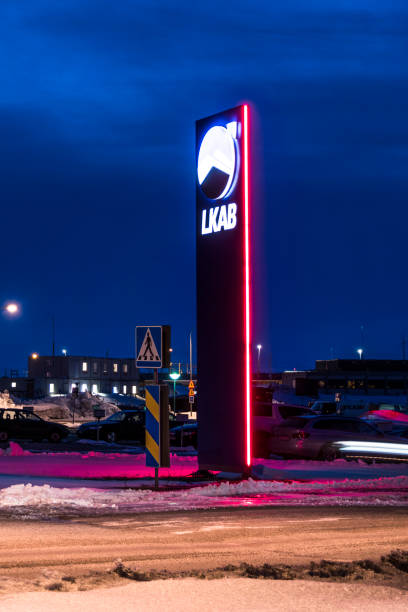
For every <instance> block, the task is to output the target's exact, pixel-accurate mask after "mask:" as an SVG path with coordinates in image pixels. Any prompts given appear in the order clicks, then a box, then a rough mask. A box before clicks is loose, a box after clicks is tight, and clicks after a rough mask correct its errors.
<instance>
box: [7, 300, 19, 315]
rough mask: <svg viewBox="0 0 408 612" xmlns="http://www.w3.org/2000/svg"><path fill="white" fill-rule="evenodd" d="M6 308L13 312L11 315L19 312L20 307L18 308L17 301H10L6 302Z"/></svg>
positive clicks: (10, 312)
mask: <svg viewBox="0 0 408 612" xmlns="http://www.w3.org/2000/svg"><path fill="white" fill-rule="evenodd" d="M5 310H6V311H7V312H8V313H9V314H11V315H15V314H17V313H18V311H19V308H18V304H16V303H15V302H9V303H8V304H6V306H5Z"/></svg>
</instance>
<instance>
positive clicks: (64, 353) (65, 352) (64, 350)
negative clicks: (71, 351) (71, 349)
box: [61, 349, 67, 357]
mask: <svg viewBox="0 0 408 612" xmlns="http://www.w3.org/2000/svg"><path fill="white" fill-rule="evenodd" d="M61 352H62V354H63V355H64V357H66V356H67V349H62V351H61Z"/></svg>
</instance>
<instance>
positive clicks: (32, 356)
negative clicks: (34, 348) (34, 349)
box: [31, 353, 39, 359]
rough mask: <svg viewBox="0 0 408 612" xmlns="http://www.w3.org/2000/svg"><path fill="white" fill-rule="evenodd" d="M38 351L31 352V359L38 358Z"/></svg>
mask: <svg viewBox="0 0 408 612" xmlns="http://www.w3.org/2000/svg"><path fill="white" fill-rule="evenodd" d="M38 357H39V355H38V353H31V359H38Z"/></svg>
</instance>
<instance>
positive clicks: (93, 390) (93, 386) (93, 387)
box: [92, 385, 98, 393]
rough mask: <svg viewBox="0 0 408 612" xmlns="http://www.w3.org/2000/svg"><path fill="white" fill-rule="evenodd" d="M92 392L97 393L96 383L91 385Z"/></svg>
mask: <svg viewBox="0 0 408 612" xmlns="http://www.w3.org/2000/svg"><path fill="white" fill-rule="evenodd" d="M92 393H98V385H92Z"/></svg>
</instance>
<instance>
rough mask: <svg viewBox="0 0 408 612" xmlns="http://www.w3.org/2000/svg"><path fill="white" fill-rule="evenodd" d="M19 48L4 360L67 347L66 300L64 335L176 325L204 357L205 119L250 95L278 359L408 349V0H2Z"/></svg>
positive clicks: (182, 345)
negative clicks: (199, 304)
mask: <svg viewBox="0 0 408 612" xmlns="http://www.w3.org/2000/svg"><path fill="white" fill-rule="evenodd" d="M0 49H1V54H0V79H1V89H0V159H1V203H2V215H1V220H2V231H1V242H0V244H1V262H2V274H1V289H0V291H1V293H0V299H1V300H2V301H4V300H7V299H16V300H18V301H19V302H20V303H21V305H22V314H21V316H20V317H19V318H17V319H15V320H8V319H5V318H2V319H1V320H0V333H1V351H0V367H1V368H2V369H4V368H6V367H8V368H10V367H14V368H23V367H25V364H26V356H27V355H28V354H29V353H31V352H32V351H34V350H35V351H38V352H39V353H41V354H45V353H49V352H50V350H51V317H52V316H53V315H54V316H55V321H56V346H57V351H58V352H59V353H60V351H61V349H62V348H63V347H66V348H67V349H68V351H69V352H70V353H71V354H88V355H89V354H95V355H104V354H105V353H106V351H109V354H110V355H111V356H128V355H133V354H134V337H133V329H134V326H135V325H136V324H138V323H139V324H143V323H153V324H159V323H169V324H171V325H172V329H173V346H174V351H175V352H174V355H175V358H176V360H181V361H185V360H186V357H187V353H188V333H189V331H190V330H191V329H193V330H194V326H195V322H194V320H195V289H194V283H195V259H194V214H195V167H194V166H195V164H194V122H195V120H196V119H197V118H200V117H203V116H206V115H209V114H212V113H214V112H217V111H218V110H222V109H224V108H228V107H230V106H235V105H236V104H237V103H240V102H242V101H249V102H251V103H252V104H253V105H254V108H255V113H256V114H255V124H256V128H257V131H258V140H257V144H256V147H255V148H254V159H255V166H254V170H253V178H254V179H255V180H256V181H257V182H258V188H257V190H256V200H255V202H254V207H255V208H254V219H255V221H256V228H255V232H254V236H253V239H254V254H255V262H256V267H255V271H254V280H255V287H254V301H255V311H254V342H255V343H257V342H261V343H262V345H263V349H262V366H263V368H268V369H269V368H273V369H275V370H276V369H280V368H293V367H296V368H303V367H310V366H312V365H313V362H314V359H316V358H323V359H324V358H330V357H332V356H344V357H347V356H355V355H356V353H355V351H356V348H358V347H359V346H360V344H361V342H363V343H364V349H365V351H366V355H367V357H368V356H370V357H381V356H384V357H395V358H397V357H400V356H401V337H402V335H403V334H404V333H406V334H407V336H408V280H407V277H408V273H407V264H408V256H407V250H408V249H407V221H408V213H407V205H408V198H407V195H408V173H407V165H408V122H407V118H406V114H407V108H408V61H407V60H408V5H407V2H406V0H401V1H398V0H392V2H390V1H389V0H378V1H377V2H373V1H372V0H347V1H346V0H343V1H341V0H338V1H332V2H330V1H327V0H321V1H313V0H308V1H307V2H306V1H303V0H297V1H295V0H292V1H290V0H289V1H288V0H285V2H283V1H282V2H271V1H270V0H265V1H259V0H253V1H249V0H246V1H243V0H236V1H234V2H227V1H224V2H223V1H222V0H221V1H220V0H216V1H215V0H207V1H206V2H203V3H198V2H197V3H196V2H191V1H189V2H187V1H177V0H176V1H174V0H172V1H170V0H165V1H164V0H163V1H161V0H156V1H154V0H121V1H120V2H110V1H104V0H36V1H35V2H33V1H32V0H19V1H18V2H16V0H2V2H1V6H0ZM361 326H363V327H364V335H363V340H362V339H361ZM223 350H225V352H226V358H227V357H228V347H223Z"/></svg>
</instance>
